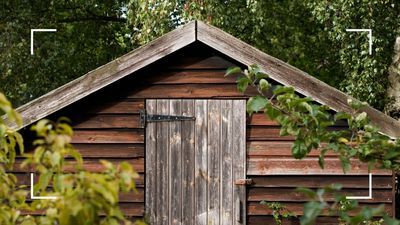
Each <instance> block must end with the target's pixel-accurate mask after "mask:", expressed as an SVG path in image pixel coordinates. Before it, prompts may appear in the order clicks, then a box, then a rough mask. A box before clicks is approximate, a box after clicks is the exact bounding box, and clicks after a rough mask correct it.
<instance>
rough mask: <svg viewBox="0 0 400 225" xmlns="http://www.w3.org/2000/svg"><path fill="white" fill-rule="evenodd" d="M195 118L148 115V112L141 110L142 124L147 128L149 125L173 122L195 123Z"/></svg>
mask: <svg viewBox="0 0 400 225" xmlns="http://www.w3.org/2000/svg"><path fill="white" fill-rule="evenodd" d="M194 120H196V117H193V116H174V115H154V114H147V113H146V110H143V109H142V110H140V124H141V125H142V127H145V126H146V124H147V123H154V122H172V121H194Z"/></svg>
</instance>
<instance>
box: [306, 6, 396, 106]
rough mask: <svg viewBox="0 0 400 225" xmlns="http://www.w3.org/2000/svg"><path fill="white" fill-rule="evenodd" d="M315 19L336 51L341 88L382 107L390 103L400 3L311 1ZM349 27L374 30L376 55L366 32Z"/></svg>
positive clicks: (373, 40)
mask: <svg viewBox="0 0 400 225" xmlns="http://www.w3.org/2000/svg"><path fill="white" fill-rule="evenodd" d="M307 6H308V7H309V8H310V10H311V12H312V14H313V15H314V16H315V18H316V21H317V22H319V23H320V24H321V25H323V26H324V31H325V33H326V35H327V37H328V38H329V40H331V41H332V43H333V44H334V45H333V46H334V47H335V49H336V51H337V54H336V55H337V57H338V58H339V63H340V72H341V73H343V74H345V78H344V80H343V81H342V82H341V83H340V86H339V87H340V88H341V89H342V90H344V91H345V92H346V93H348V94H350V95H352V96H353V97H355V98H357V99H360V100H362V101H367V102H368V103H369V104H370V105H372V106H374V107H376V108H377V109H379V110H383V109H384V108H385V106H387V105H388V103H389V100H390V99H388V96H387V89H388V85H389V83H388V73H389V71H388V68H389V66H390V64H391V61H392V57H393V55H394V51H393V46H394V44H395V39H396V36H398V35H399V34H400V26H399V24H400V17H399V13H400V4H399V3H398V1H395V0H373V1H363V0H352V1H346V0H340V1H334V2H331V1H309V3H308V4H307ZM348 28H358V29H360V28H369V29H371V30H372V36H373V39H372V42H373V54H372V55H369V54H368V48H369V46H368V45H369V40H368V36H367V33H365V32H364V33H363V34H360V33H347V32H346V29H348Z"/></svg>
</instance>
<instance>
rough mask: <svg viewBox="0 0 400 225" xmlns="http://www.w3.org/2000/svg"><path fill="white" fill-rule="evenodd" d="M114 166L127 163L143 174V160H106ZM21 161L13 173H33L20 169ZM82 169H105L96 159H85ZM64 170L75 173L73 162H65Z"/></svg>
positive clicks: (33, 170) (29, 170) (96, 170)
mask: <svg viewBox="0 0 400 225" xmlns="http://www.w3.org/2000/svg"><path fill="white" fill-rule="evenodd" d="M108 161H109V162H112V163H113V164H115V165H118V164H119V163H121V162H128V163H130V164H131V165H132V167H133V169H134V170H135V171H136V172H139V173H143V172H144V158H137V159H126V160H108ZM21 165H22V160H17V161H16V162H15V164H14V170H13V172H20V173H21V172H35V171H36V170H35V169H34V168H30V167H25V168H22V167H21ZM83 168H84V169H86V170H88V171H91V172H102V171H103V170H104V169H105V168H104V166H103V165H102V164H101V163H100V162H99V160H98V159H86V160H84V162H83ZM64 170H65V171H66V172H74V171H76V162H75V161H66V163H65V165H64Z"/></svg>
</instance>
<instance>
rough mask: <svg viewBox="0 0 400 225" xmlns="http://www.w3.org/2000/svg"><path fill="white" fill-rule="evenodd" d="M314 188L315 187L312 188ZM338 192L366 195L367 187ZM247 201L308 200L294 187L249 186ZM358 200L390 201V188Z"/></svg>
mask: <svg viewBox="0 0 400 225" xmlns="http://www.w3.org/2000/svg"><path fill="white" fill-rule="evenodd" d="M314 190H316V189H314ZM339 193H340V194H342V195H344V196H368V194H369V190H368V188H364V189H347V188H345V189H342V190H341V191H340V192H339ZM324 199H325V200H326V201H334V200H335V197H334V196H333V195H332V194H331V193H327V194H325V195H324ZM247 200H248V201H255V202H260V201H262V200H266V201H270V202H282V203H283V202H306V201H308V200H310V199H309V198H308V197H307V196H306V195H304V194H303V193H300V192H298V191H296V188H282V187H275V188H249V189H248V193H247ZM359 202H369V203H374V202H375V203H392V202H393V200H392V190H391V189H374V190H373V191H372V199H369V200H359Z"/></svg>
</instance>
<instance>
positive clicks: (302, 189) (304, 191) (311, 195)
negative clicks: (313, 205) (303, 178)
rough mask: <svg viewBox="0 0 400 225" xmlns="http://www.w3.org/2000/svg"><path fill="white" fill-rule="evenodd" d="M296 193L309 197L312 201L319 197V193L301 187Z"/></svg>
mask: <svg viewBox="0 0 400 225" xmlns="http://www.w3.org/2000/svg"><path fill="white" fill-rule="evenodd" d="M296 191H297V192H301V193H303V194H305V195H307V197H308V198H310V199H314V198H315V197H316V196H317V193H315V191H313V190H311V189H309V188H303V187H299V188H296Z"/></svg>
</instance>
